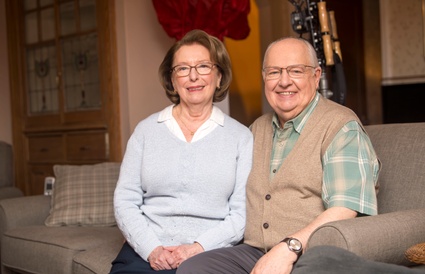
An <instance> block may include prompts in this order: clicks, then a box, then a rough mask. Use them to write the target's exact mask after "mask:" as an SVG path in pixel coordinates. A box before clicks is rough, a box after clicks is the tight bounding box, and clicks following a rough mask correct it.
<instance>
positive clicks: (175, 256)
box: [148, 243, 204, 271]
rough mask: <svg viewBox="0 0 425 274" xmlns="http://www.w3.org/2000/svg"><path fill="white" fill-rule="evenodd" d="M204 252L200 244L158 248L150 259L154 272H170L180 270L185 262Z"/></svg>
mask: <svg viewBox="0 0 425 274" xmlns="http://www.w3.org/2000/svg"><path fill="white" fill-rule="evenodd" d="M203 251H204V249H203V248H202V246H201V245H200V244H199V243H193V244H185V245H179V246H158V247H156V248H155V249H154V250H153V251H152V253H151V254H150V255H149V258H148V259H149V263H150V265H151V267H152V268H153V269H154V270H156V271H158V270H169V269H175V268H178V267H179V265H180V264H181V263H182V262H183V261H185V260H187V259H189V258H190V257H192V256H195V255H196V254H198V253H201V252H203Z"/></svg>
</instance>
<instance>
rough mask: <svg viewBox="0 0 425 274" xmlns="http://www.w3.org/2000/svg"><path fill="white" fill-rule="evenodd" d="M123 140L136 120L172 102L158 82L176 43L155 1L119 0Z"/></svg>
mask: <svg viewBox="0 0 425 274" xmlns="http://www.w3.org/2000/svg"><path fill="white" fill-rule="evenodd" d="M115 5H116V26H117V40H118V41H117V51H118V67H119V68H118V71H119V75H118V77H119V89H120V94H121V95H120V100H121V110H120V112H121V113H120V115H121V128H122V130H121V140H122V142H123V146H122V147H123V149H125V145H126V144H127V140H128V138H129V136H130V134H131V133H132V131H133V130H134V128H135V126H136V125H137V123H138V122H139V121H140V120H142V119H144V118H146V117H147V116H149V115H150V114H152V113H154V112H157V111H160V110H161V109H162V108H164V107H165V106H167V105H169V104H171V102H170V101H169V100H168V98H167V97H166V96H165V92H164V91H163V88H162V87H161V85H160V84H159V79H158V67H159V65H160V63H161V62H162V59H163V57H164V55H165V53H166V51H167V50H168V49H169V47H170V46H171V45H172V44H173V43H174V39H172V38H170V37H168V36H167V34H166V33H165V31H163V29H162V27H161V25H160V24H159V23H158V20H157V18H156V13H155V10H154V8H153V5H152V1H139V0H126V1H122V0H116V1H115Z"/></svg>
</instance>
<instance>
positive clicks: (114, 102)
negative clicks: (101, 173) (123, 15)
mask: <svg viewBox="0 0 425 274" xmlns="http://www.w3.org/2000/svg"><path fill="white" fill-rule="evenodd" d="M96 5H97V12H98V14H97V15H98V24H103V27H102V28H101V29H100V28H99V31H98V35H99V37H100V39H99V40H100V41H103V42H104V43H101V45H99V48H100V52H101V53H103V55H104V56H102V58H99V60H102V63H101V64H99V65H100V66H101V67H103V68H104V69H106V70H107V72H106V73H105V74H103V75H108V78H104V79H101V84H104V87H105V88H108V92H105V93H103V94H104V96H105V95H106V97H104V100H103V101H104V102H105V103H106V104H107V107H106V108H105V109H107V110H108V111H106V113H105V116H106V120H107V124H108V132H109V147H110V150H109V153H110V160H111V161H121V160H122V149H121V123H120V115H119V113H120V96H119V85H118V54H117V35H116V27H115V20H116V19H115V1H114V0H106V1H105V0H98V1H97V2H96Z"/></svg>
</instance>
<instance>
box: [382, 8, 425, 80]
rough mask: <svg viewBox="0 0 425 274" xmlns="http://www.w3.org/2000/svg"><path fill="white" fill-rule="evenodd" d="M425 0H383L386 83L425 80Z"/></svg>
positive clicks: (383, 69) (384, 73) (384, 77)
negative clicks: (424, 11)
mask: <svg viewBox="0 0 425 274" xmlns="http://www.w3.org/2000/svg"><path fill="white" fill-rule="evenodd" d="M422 1H423V0H409V1H405V0H380V3H379V4H380V15H381V45H382V73H383V75H382V76H383V81H382V84H383V85H394V84H408V83H425V50H424V47H425V45H424V43H425V37H424V35H425V34H424V32H425V30H424V29H423V27H424V26H423V24H424V21H423V20H425V18H424V16H425V15H423V14H422V12H421V10H422Z"/></svg>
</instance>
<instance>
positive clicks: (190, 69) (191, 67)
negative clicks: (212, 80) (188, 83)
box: [171, 62, 218, 77]
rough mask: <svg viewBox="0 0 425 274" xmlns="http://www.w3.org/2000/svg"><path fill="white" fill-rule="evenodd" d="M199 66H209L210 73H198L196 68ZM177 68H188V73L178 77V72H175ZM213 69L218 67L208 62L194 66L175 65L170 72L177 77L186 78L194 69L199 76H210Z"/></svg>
mask: <svg viewBox="0 0 425 274" xmlns="http://www.w3.org/2000/svg"><path fill="white" fill-rule="evenodd" d="M200 65H210V66H211V67H210V71H209V72H208V73H199V71H198V68H197V67H198V66H200ZM178 67H189V70H188V73H187V74H186V75H178V72H177V70H176V68H178ZM214 67H218V65H217V64H214V63H209V62H205V63H199V64H196V65H195V66H189V65H176V66H174V67H172V68H171V72H175V73H176V75H177V76H178V77H186V76H188V75H189V74H190V72H191V71H192V69H193V68H194V69H195V71H196V73H198V74H199V75H209V74H211V72H212V70H213V68H214Z"/></svg>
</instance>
